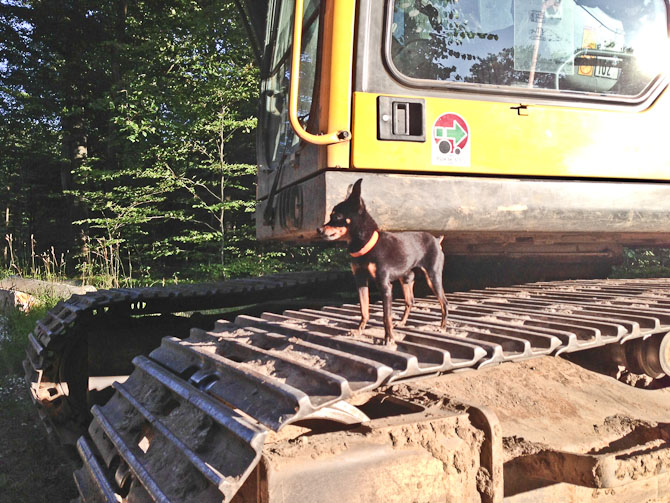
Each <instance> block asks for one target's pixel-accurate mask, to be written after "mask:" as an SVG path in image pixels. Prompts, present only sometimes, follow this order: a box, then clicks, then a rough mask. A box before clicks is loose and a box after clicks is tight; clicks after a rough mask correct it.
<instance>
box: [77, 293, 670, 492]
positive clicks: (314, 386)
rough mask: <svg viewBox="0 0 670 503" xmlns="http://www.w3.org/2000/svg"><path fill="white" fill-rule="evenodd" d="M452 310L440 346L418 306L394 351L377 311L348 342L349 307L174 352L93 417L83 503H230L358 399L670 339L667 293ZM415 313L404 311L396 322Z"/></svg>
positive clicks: (429, 315) (152, 360) (281, 318)
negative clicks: (274, 445) (528, 362)
mask: <svg viewBox="0 0 670 503" xmlns="http://www.w3.org/2000/svg"><path fill="white" fill-rule="evenodd" d="M449 304H450V306H449V307H450V310H449V319H448V327H447V330H446V332H442V331H440V329H439V323H440V308H439V305H438V303H437V302H436V301H435V300H434V299H418V300H417V302H416V305H415V308H414V311H413V315H412V316H410V318H409V321H408V323H407V325H406V326H405V327H402V328H400V327H399V328H397V329H396V330H397V335H398V338H399V339H400V338H402V340H401V341H399V342H398V347H397V349H395V350H391V349H388V348H387V347H385V346H383V345H380V344H378V342H379V341H381V340H382V339H383V323H382V309H381V306H380V305H379V304H375V305H373V306H372V308H371V318H370V322H369V328H368V329H367V330H366V331H365V334H363V336H352V335H350V331H351V330H352V329H353V328H356V327H357V325H358V320H359V313H358V307H357V306H353V305H344V306H340V307H326V308H323V309H320V310H314V309H302V310H295V311H285V312H284V313H283V314H281V315H279V314H271V313H266V314H264V315H262V316H261V317H253V316H239V317H237V319H236V320H235V322H219V323H217V325H216V327H215V328H214V330H210V331H206V330H199V329H194V330H192V332H191V335H190V336H189V337H188V338H186V339H184V340H180V339H177V338H173V337H166V338H164V339H163V341H162V344H161V346H160V347H159V348H157V349H155V350H154V351H153V352H152V353H151V354H150V355H149V357H148V358H147V357H137V358H136V359H135V360H134V362H133V363H134V365H135V371H134V372H133V374H132V375H131V376H130V378H129V379H128V380H127V381H126V382H125V383H124V384H115V388H116V390H117V393H116V394H115V396H114V397H113V398H112V400H111V401H110V402H109V403H107V405H105V406H103V407H97V406H96V407H94V409H93V414H94V420H93V422H92V424H91V427H90V428H89V434H90V438H91V439H92V441H91V442H90V445H89V441H88V440H81V441H80V444H81V445H80V453H81V457H82V460H83V462H84V467H83V468H82V469H81V470H79V471H78V472H77V474H78V475H77V480H78V481H79V480H82V481H83V482H81V483H79V487H80V491H81V497H82V500H83V501H108V498H109V490H110V488H114V489H113V490H114V491H116V492H117V494H119V495H121V496H123V497H125V495H126V494H127V495H128V501H166V502H172V503H176V502H181V501H230V499H231V498H232V497H233V496H234V494H235V492H236V491H237V490H238V489H239V487H241V485H242V483H243V482H244V479H245V478H246V477H247V476H248V474H249V473H250V472H251V470H252V469H253V468H254V466H255V465H256V464H257V463H258V461H259V458H260V456H261V452H262V448H263V442H264V438H265V435H266V433H267V432H268V431H269V430H274V431H278V430H280V429H282V428H283V427H285V426H286V425H288V424H291V423H295V422H298V421H301V420H304V419H309V418H315V417H321V418H327V419H330V420H341V421H345V422H347V418H346V417H345V418H344V419H341V417H342V416H341V415H338V414H340V413H341V412H342V411H343V410H344V411H345V412H346V407H343V406H342V404H343V403H344V401H346V400H347V399H349V398H351V397H352V396H354V395H355V394H356V393H361V392H364V391H370V390H374V389H376V388H378V387H379V386H381V385H389V384H393V383H397V382H401V381H408V380H412V379H417V378H420V377H424V376H427V375H434V374H439V373H447V372H451V371H455V370H459V369H464V368H479V367H483V366H487V365H493V364H497V363H501V362H506V361H517V360H522V359H529V358H536V357H539V356H543V355H552V354H553V355H557V354H559V353H566V352H575V351H582V350H585V349H592V348H597V347H599V346H603V345H607V344H614V343H618V344H620V343H623V342H624V341H629V340H631V339H635V338H639V339H643V338H648V337H651V336H653V335H656V334H664V333H668V332H670V281H666V280H612V281H592V282H560V283H535V284H530V285H523V286H519V287H513V288H492V289H487V290H482V291H473V292H467V293H458V294H453V295H450V296H449ZM403 308H404V306H403V305H402V304H400V303H396V304H395V306H394V310H395V312H396V315H397V316H398V317H399V316H400V314H401V313H402V310H403ZM375 339H376V340H375ZM375 342H377V343H375ZM349 407H351V406H349ZM317 414H318V416H317ZM345 416H346V414H345ZM338 418H340V419H338ZM363 420H364V419H363ZM349 421H350V422H356V421H361V419H360V418H359V419H356V416H355V414H353V413H352V414H351V415H350V416H349ZM212 429H214V433H212ZM205 438H207V439H208V440H207V442H205V441H204V439H205ZM81 488H83V489H81ZM131 495H132V497H131ZM124 501H125V500H124Z"/></svg>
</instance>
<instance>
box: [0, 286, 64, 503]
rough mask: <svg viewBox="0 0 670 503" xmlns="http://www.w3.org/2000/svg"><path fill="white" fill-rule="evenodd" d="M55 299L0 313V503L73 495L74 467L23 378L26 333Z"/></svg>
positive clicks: (56, 500) (58, 500) (57, 501)
mask: <svg viewBox="0 0 670 503" xmlns="http://www.w3.org/2000/svg"><path fill="white" fill-rule="evenodd" d="M58 300H59V299H56V298H49V297H47V298H41V299H39V305H37V306H35V307H33V309H31V310H30V311H29V312H28V313H24V312H22V311H20V310H18V309H12V310H9V311H7V312H5V313H4V314H3V315H0V404H2V405H1V406H0V501H8V502H9V501H15V502H22V503H24V502H25V503H46V502H49V503H67V502H69V501H70V500H72V499H73V498H75V497H76V496H77V490H76V488H75V485H74V480H73V478H72V471H73V468H74V467H73V465H72V464H71V463H70V462H69V460H68V459H67V458H66V456H65V453H64V452H63V451H61V450H60V449H59V448H58V447H56V446H55V445H53V443H52V441H51V439H49V438H48V436H47V432H46V430H45V428H44V426H43V425H42V422H41V421H40V419H39V417H38V414H37V409H36V408H35V406H34V405H33V403H32V400H31V399H30V395H29V391H28V387H27V385H26V383H25V381H24V380H23V367H22V362H23V359H24V358H25V349H26V346H27V344H28V334H29V333H30V332H31V331H32V330H33V328H34V327H35V323H36V322H37V320H39V319H40V318H43V317H44V316H45V314H46V312H47V311H48V310H49V309H51V307H53V306H54V305H55V304H56V303H57V302H58Z"/></svg>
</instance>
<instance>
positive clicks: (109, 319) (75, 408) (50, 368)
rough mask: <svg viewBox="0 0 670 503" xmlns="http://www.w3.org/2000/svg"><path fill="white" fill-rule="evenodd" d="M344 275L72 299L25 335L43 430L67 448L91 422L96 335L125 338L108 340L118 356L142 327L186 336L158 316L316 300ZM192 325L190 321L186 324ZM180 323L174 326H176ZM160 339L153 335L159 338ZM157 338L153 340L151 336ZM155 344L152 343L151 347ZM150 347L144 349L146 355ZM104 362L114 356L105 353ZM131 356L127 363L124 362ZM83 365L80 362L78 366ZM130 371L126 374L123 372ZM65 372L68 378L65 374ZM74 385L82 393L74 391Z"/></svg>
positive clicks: (344, 286)
mask: <svg viewBox="0 0 670 503" xmlns="http://www.w3.org/2000/svg"><path fill="white" fill-rule="evenodd" d="M350 284H351V273H349V272H325V273H324V272H303V273H286V274H278V275H273V276H267V277H263V278H253V279H236V280H230V281H226V282H221V283H212V284H185V285H177V286H170V287H157V288H135V289H132V288H120V289H114V290H99V291H97V292H91V293H87V294H85V295H73V296H72V297H70V298H69V299H67V300H64V301H62V302H59V303H58V305H56V306H55V307H54V308H53V309H51V310H50V311H49V312H48V313H47V315H46V316H45V318H44V319H42V320H40V321H39V322H38V323H37V325H36V326H35V329H34V330H33V332H32V333H31V334H30V335H29V336H28V339H29V345H28V348H27V349H26V359H25V360H24V362H23V367H24V371H25V379H26V383H27V384H28V386H29V387H30V391H31V396H32V398H33V401H34V402H35V404H36V405H37V407H38V411H39V414H40V417H41V418H42V421H43V423H44V424H45V426H46V428H47V430H48V431H49V432H50V433H52V434H53V436H55V438H56V440H57V441H59V442H60V443H61V444H64V445H65V446H70V447H71V448H72V450H74V448H75V444H76V442H77V439H78V438H79V436H80V435H81V434H82V433H83V432H84V431H85V429H86V425H87V424H88V422H89V421H90V413H89V411H88V407H87V406H86V405H85V404H86V394H87V392H88V389H87V388H88V379H87V376H82V375H71V374H77V373H79V374H83V373H85V372H82V371H78V369H77V367H76V365H81V366H82V368H83V371H86V359H87V355H86V352H85V350H86V347H87V343H88V340H89V339H90V338H91V337H93V338H95V337H102V336H101V335H99V334H102V333H103V332H104V331H105V330H109V327H110V326H112V327H113V330H114V331H115V333H113V334H112V335H109V334H105V336H106V337H110V338H114V337H117V336H120V335H121V334H122V333H124V332H125V333H126V335H127V336H126V338H125V339H123V342H118V343H116V344H115V341H114V340H111V341H107V342H106V344H107V346H109V351H110V352H114V351H118V352H121V353H123V352H124V349H126V348H124V347H122V346H123V344H124V342H125V341H126V340H128V339H132V338H135V339H139V338H141V337H143V336H145V335H146V333H145V332H146V328H144V326H142V325H141V323H139V322H140V321H142V320H144V321H145V322H146V323H145V326H146V325H147V324H148V325H149V326H151V325H152V324H153V325H155V327H154V328H155V329H160V328H161V327H165V330H166V333H175V332H176V328H179V330H180V331H181V333H182V334H183V335H184V336H186V335H187V334H188V330H189V328H190V326H189V318H186V317H181V318H168V319H166V320H165V321H164V322H163V323H162V324H159V322H160V321H161V319H160V318H161V317H159V316H156V315H157V314H161V315H166V314H171V313H183V312H191V311H204V310H208V309H221V308H227V307H236V306H244V305H251V304H257V303H262V302H267V301H273V300H284V299H291V298H296V297H300V296H312V297H313V296H314V295H315V293H318V292H319V291H322V292H328V293H331V292H334V291H338V290H348V289H349V288H350ZM190 323H191V324H195V321H190ZM178 324H180V326H179V327H177V325H178ZM160 336H161V334H160V333H159V334H158V337H160ZM156 340H157V341H158V340H159V339H156ZM156 344H158V342H155V343H154V344H153V347H155V345H156ZM149 350H150V349H149V348H147V352H148V351H149ZM103 357H104V358H107V357H108V358H109V359H110V360H111V359H113V358H114V357H115V355H114V354H108V355H103ZM131 359H132V356H129V357H128V358H127V360H128V364H129V363H130V360H131ZM82 361H83V362H82ZM126 373H128V372H126ZM68 374H70V375H68ZM77 384H79V388H80V389H75V388H76V385H77Z"/></svg>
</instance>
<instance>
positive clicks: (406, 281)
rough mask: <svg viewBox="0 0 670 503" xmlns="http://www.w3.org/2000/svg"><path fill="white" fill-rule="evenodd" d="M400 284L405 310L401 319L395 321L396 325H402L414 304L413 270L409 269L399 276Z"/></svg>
mask: <svg viewBox="0 0 670 503" xmlns="http://www.w3.org/2000/svg"><path fill="white" fill-rule="evenodd" d="M400 284H401V285H402V294H403V297H404V298H405V312H404V313H403V315H402V318H401V320H400V321H399V322H398V323H396V326H397V327H404V326H405V323H407V318H409V312H410V310H411V309H412V306H413V305H414V271H410V272H409V273H407V274H406V275H405V276H403V277H402V278H400Z"/></svg>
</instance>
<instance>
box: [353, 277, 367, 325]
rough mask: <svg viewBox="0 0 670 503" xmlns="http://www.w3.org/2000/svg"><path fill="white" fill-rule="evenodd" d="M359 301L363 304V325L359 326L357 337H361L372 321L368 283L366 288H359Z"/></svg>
mask: <svg viewBox="0 0 670 503" xmlns="http://www.w3.org/2000/svg"><path fill="white" fill-rule="evenodd" d="M358 300H359V302H360V303H361V323H360V324H359V325H358V329H357V330H356V335H361V334H362V333H363V329H364V328H365V325H367V323H368V320H369V319H370V289H369V288H368V285H367V282H366V284H365V285H364V286H359V287H358Z"/></svg>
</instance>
